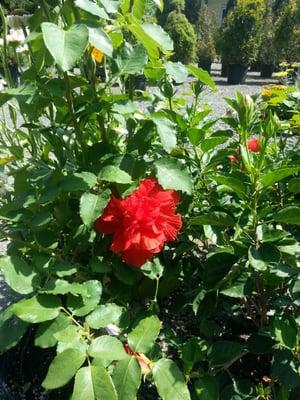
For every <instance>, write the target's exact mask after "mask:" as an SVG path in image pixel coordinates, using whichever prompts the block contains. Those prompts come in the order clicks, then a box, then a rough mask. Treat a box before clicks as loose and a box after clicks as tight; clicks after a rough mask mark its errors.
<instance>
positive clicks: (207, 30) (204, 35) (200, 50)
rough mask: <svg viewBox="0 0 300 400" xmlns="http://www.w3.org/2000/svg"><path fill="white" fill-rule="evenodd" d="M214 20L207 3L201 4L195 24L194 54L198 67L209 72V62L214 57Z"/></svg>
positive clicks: (210, 62)
mask: <svg viewBox="0 0 300 400" xmlns="http://www.w3.org/2000/svg"><path fill="white" fill-rule="evenodd" d="M214 22H215V21H214V18H213V14H212V13H211V12H210V11H209V9H208V7H207V5H205V4H202V6H201V8H200V13H199V18H198V21H197V24H196V34H197V47H196V54H197V61H198V65H199V67H201V68H202V69H204V70H205V71H207V72H210V69H211V64H212V62H213V61H214V59H215V57H216V47H215V35H214V32H213V26H215V23H214Z"/></svg>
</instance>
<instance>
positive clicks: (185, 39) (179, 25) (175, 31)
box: [164, 11, 196, 64]
mask: <svg viewBox="0 0 300 400" xmlns="http://www.w3.org/2000/svg"><path fill="white" fill-rule="evenodd" d="M164 28H165V30H166V31H167V32H168V33H169V35H170V37H171V38H172V40H173V42H174V56H173V59H174V61H181V62H182V63H184V64H188V63H190V62H193V61H194V60H195V56H196V34H195V31H194V28H193V26H192V25H191V24H190V23H189V21H188V19H187V18H186V16H185V15H184V14H180V13H177V12H176V11H172V12H171V13H170V14H169V15H168V18H167V21H166V24H165V26H164Z"/></svg>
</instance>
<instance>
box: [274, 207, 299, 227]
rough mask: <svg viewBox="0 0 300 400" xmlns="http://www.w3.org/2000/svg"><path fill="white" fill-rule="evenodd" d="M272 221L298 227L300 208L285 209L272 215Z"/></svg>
mask: <svg viewBox="0 0 300 400" xmlns="http://www.w3.org/2000/svg"><path fill="white" fill-rule="evenodd" d="M274 220H275V221H277V222H281V223H283V224H291V225H300V207H297V206H289V207H285V208H283V209H282V210H280V211H278V212H277V213H276V214H275V215H274Z"/></svg>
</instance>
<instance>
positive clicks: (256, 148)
mask: <svg viewBox="0 0 300 400" xmlns="http://www.w3.org/2000/svg"><path fill="white" fill-rule="evenodd" d="M247 147H248V149H249V150H250V151H252V153H258V152H260V143H259V139H258V138H251V139H249V140H248V141H247Z"/></svg>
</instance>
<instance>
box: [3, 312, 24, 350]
mask: <svg viewBox="0 0 300 400" xmlns="http://www.w3.org/2000/svg"><path fill="white" fill-rule="evenodd" d="M27 327H28V324H27V323H26V322H23V321H21V320H20V319H18V318H16V317H14V316H13V314H12V312H11V307H9V308H7V309H6V310H5V311H4V312H2V313H1V314H0V353H3V352H5V351H7V350H9V349H11V348H12V347H14V346H15V345H16V344H18V342H19V341H20V339H21V338H22V337H23V336H24V334H25V332H26V330H27Z"/></svg>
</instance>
